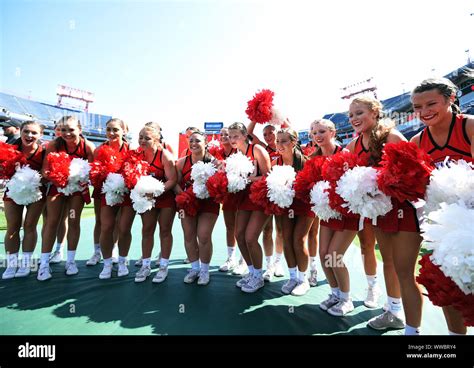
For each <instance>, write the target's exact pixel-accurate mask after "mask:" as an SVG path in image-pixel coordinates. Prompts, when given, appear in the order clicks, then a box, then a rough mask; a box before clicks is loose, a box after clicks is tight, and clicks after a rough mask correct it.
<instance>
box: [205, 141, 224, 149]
mask: <svg viewBox="0 0 474 368" xmlns="http://www.w3.org/2000/svg"><path fill="white" fill-rule="evenodd" d="M220 146H221V142H219V141H218V140H217V139H212V140H211V141H209V142H208V143H207V147H208V148H211V147H217V148H219V147H220Z"/></svg>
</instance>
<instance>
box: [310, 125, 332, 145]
mask: <svg viewBox="0 0 474 368" xmlns="http://www.w3.org/2000/svg"><path fill="white" fill-rule="evenodd" d="M311 135H312V137H313V142H314V143H316V144H317V145H318V146H320V147H324V146H326V145H328V144H331V142H332V141H333V140H334V137H335V136H336V132H335V131H332V130H330V129H329V128H328V127H327V126H325V125H324V124H314V125H312V126H311Z"/></svg>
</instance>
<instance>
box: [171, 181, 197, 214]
mask: <svg viewBox="0 0 474 368" xmlns="http://www.w3.org/2000/svg"><path fill="white" fill-rule="evenodd" d="M176 207H178V209H180V210H184V213H185V214H186V215H188V216H191V217H194V216H196V215H197V211H198V208H199V202H198V199H197V197H196V194H194V192H193V186H192V185H191V186H190V187H189V188H188V189H186V190H185V191H183V192H181V193H179V194H178V195H177V196H176Z"/></svg>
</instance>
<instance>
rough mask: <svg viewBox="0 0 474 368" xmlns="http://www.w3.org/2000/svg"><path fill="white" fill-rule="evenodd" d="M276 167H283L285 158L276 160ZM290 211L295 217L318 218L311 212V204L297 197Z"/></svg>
mask: <svg viewBox="0 0 474 368" xmlns="http://www.w3.org/2000/svg"><path fill="white" fill-rule="evenodd" d="M276 165H277V166H283V158H282V157H281V156H280V157H278V158H277V159H276ZM295 171H296V170H295ZM289 209H290V210H293V213H294V215H295V216H305V217H312V218H315V217H316V216H315V214H314V212H313V211H312V210H311V204H309V203H306V202H304V201H302V200H301V199H299V198H296V197H294V198H293V203H292V204H291V206H290V208H289Z"/></svg>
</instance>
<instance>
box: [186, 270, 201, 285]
mask: <svg viewBox="0 0 474 368" xmlns="http://www.w3.org/2000/svg"><path fill="white" fill-rule="evenodd" d="M199 273H200V271H198V270H193V269H192V268H191V269H190V270H188V274H187V275H186V276H184V282H185V283H186V284H192V283H193V282H194V281H196V280H197V279H198V278H199Z"/></svg>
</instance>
